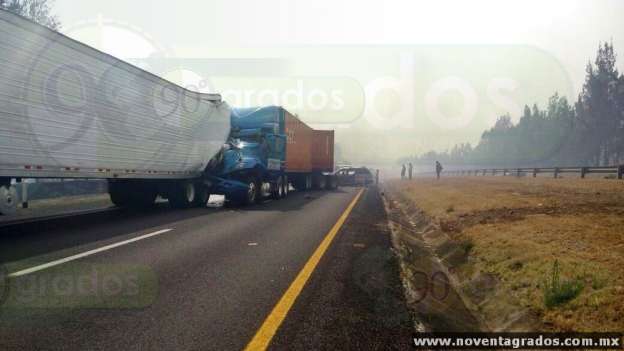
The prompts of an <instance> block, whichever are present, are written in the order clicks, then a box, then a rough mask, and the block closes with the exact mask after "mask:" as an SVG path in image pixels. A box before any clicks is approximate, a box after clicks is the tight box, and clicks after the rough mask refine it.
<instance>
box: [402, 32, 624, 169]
mask: <svg viewBox="0 0 624 351" xmlns="http://www.w3.org/2000/svg"><path fill="white" fill-rule="evenodd" d="M436 160H439V161H440V162H442V163H446V164H453V165H484V166H534V167H538V166H553V165H560V166H567V165H569V166H606V165H616V164H620V163H622V162H624V75H623V74H620V73H619V72H618V70H617V67H616V54H615V51H614V49H613V44H612V43H608V42H605V43H601V44H600V45H599V48H598V52H597V55H596V59H595V60H594V62H593V63H592V62H589V63H588V64H587V67H586V76H585V82H584V84H583V88H582V90H581V92H580V93H579V96H578V99H577V100H576V102H574V103H571V102H569V101H568V100H567V99H566V98H565V97H563V96H559V94H557V93H555V94H554V95H553V96H551V97H550V99H549V100H548V103H547V106H545V107H543V108H540V107H539V106H538V105H537V104H534V105H533V106H531V107H529V106H525V107H524V112H523V114H522V116H521V118H520V120H519V121H518V122H517V123H513V122H512V119H511V117H510V116H509V115H508V114H506V115H503V116H500V117H499V118H498V119H497V121H496V123H495V124H494V126H493V127H492V128H491V129H489V130H487V131H485V132H484V133H483V134H482V135H481V139H480V140H479V142H478V144H477V145H476V146H474V147H473V146H472V145H471V144H469V143H462V144H458V145H455V146H454V147H453V148H452V149H451V150H447V151H444V152H435V151H429V152H427V153H424V154H422V155H419V156H414V157H405V158H403V159H401V160H399V162H400V163H406V162H413V163H415V164H428V165H430V164H433V163H434V162H435V161H436Z"/></svg>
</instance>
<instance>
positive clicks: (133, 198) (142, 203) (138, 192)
mask: <svg viewBox="0 0 624 351" xmlns="http://www.w3.org/2000/svg"><path fill="white" fill-rule="evenodd" d="M129 188H130V189H132V190H131V191H129V192H128V194H129V196H130V198H129V202H128V205H129V206H130V207H134V208H148V207H152V206H154V202H155V201H156V197H157V196H158V191H157V190H156V187H154V186H153V185H152V184H135V185H134V186H132V187H129Z"/></svg>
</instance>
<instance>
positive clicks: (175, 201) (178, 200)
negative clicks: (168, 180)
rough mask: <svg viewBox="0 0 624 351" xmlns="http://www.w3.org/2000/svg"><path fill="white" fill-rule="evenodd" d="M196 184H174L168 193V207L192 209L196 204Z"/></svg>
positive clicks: (187, 182) (182, 182)
mask: <svg viewBox="0 0 624 351" xmlns="http://www.w3.org/2000/svg"><path fill="white" fill-rule="evenodd" d="M196 195H197V190H196V184H195V183H194V182H189V181H181V182H175V183H173V184H172V185H171V187H170V188H169V191H168V196H167V197H168V198H169V205H170V206H171V207H173V208H178V209H183V208H189V207H193V204H195V203H196Z"/></svg>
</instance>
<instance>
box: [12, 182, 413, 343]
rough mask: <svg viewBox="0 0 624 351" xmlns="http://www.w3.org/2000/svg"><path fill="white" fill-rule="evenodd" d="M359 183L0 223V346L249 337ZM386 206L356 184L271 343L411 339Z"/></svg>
mask: <svg viewBox="0 0 624 351" xmlns="http://www.w3.org/2000/svg"><path fill="white" fill-rule="evenodd" d="M358 191H359V189H357V188H341V189H339V190H337V191H331V192H310V193H291V196H289V198H288V199H285V200H281V201H270V202H267V203H264V204H259V205H256V206H251V207H247V208H243V209H227V208H226V209H190V210H184V211H181V210H177V211H176V210H170V209H168V208H166V207H165V206H160V207H159V208H156V209H154V210H150V211H145V212H139V213H137V212H130V211H114V212H107V213H99V214H98V213H96V214H87V215H84V216H79V217H76V218H63V219H59V220H54V221H49V222H44V223H34V224H28V225H24V226H16V227H10V228H2V229H0V264H2V267H3V268H2V269H3V270H4V273H3V274H4V275H5V276H6V275H8V278H6V279H0V281H2V282H3V283H1V284H2V285H0V350H35V349H36V350H61V349H62V350H85V349H88V350H139V349H140V350H157V349H165V350H241V349H244V348H245V346H246V345H247V344H248V343H249V341H250V340H251V339H252V338H253V337H254V335H256V333H257V332H258V330H259V328H260V327H261V326H262V325H263V322H264V321H265V319H266V318H267V316H269V315H270V314H271V312H272V310H273V308H274V307H275V305H276V304H277V303H278V301H280V298H281V297H282V296H283V294H284V292H285V291H286V290H287V289H288V288H289V286H290V285H291V284H292V282H293V280H295V278H296V277H297V275H298V273H299V272H300V271H301V270H302V268H303V267H304V265H305V264H306V262H308V261H309V260H310V257H311V256H312V254H313V253H314V252H315V250H317V248H318V247H319V244H320V243H321V242H322V241H323V239H324V238H325V237H326V235H327V233H329V232H330V230H331V229H332V227H334V225H335V223H336V222H337V221H338V220H339V218H340V217H341V215H342V214H343V212H344V211H345V209H346V208H347V207H348V206H349V204H350V203H351V202H352V200H353V199H354V198H355V196H356V194H357V193H358ZM384 218H385V217H384V215H383V208H382V207H381V202H380V201H379V199H378V195H377V193H376V191H375V190H366V191H364V192H363V195H362V196H361V198H360V200H359V201H358V203H357V204H356V206H355V207H354V210H353V212H352V213H351V215H350V216H349V217H348V218H347V220H346V221H345V223H344V225H343V226H342V227H341V228H340V230H339V231H338V233H337V235H336V238H335V240H334V241H333V242H332V244H331V245H330V247H329V248H328V250H327V252H326V254H325V255H324V256H323V257H322V258H321V259H320V262H319V264H318V267H317V269H316V270H314V272H313V273H312V275H311V277H310V280H309V281H308V282H307V284H305V286H304V288H303V291H302V292H301V294H300V296H297V297H296V300H295V303H294V305H293V306H292V310H291V311H290V312H289V313H288V315H287V317H286V319H285V320H284V322H283V324H282V325H281V326H280V327H279V328H278V329H277V333H276V335H275V337H274V338H273V339H272V341H271V343H270V344H269V349H304V348H305V349H325V348H332V349H335V348H339V349H348V348H353V349H355V348H359V349H362V348H364V349H383V348H388V345H391V346H393V347H394V348H403V347H404V346H405V345H407V343H408V342H409V337H410V335H411V334H410V333H411V331H410V321H409V314H408V313H407V309H406V308H405V306H404V304H403V301H402V294H401V290H400V283H399V280H398V272H397V268H396V267H397V265H396V262H395V261H394V256H393V255H392V254H391V248H390V239H389V233H388V232H387V229H384V228H383V225H382V224H383V221H384V220H385V219H384ZM0 278H1V277H0ZM332 325H337V326H338V327H337V328H334V327H332ZM403 340H405V341H403ZM384 346H386V347H384Z"/></svg>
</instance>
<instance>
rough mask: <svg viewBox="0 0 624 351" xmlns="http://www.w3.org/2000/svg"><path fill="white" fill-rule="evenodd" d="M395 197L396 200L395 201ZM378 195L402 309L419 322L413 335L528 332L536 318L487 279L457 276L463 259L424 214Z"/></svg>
mask: <svg viewBox="0 0 624 351" xmlns="http://www.w3.org/2000/svg"><path fill="white" fill-rule="evenodd" d="M395 196H396V197H397V198H395ZM398 197H400V194H384V196H382V198H383V201H384V206H385V209H386V212H387V214H388V221H389V226H390V229H391V231H392V236H393V238H392V239H393V245H394V247H395V250H397V254H398V256H399V259H400V266H401V278H402V280H403V285H404V287H405V294H406V299H407V302H408V305H409V306H410V308H412V309H413V311H414V313H415V315H416V317H417V318H419V319H420V320H419V321H418V322H416V326H415V328H416V331H433V332H435V331H451V332H453V331H455V332H476V331H493V332H506V331H518V332H521V331H531V330H535V329H536V328H539V321H538V319H537V318H536V316H535V315H534V314H533V313H532V312H531V311H530V310H528V309H527V308H524V307H522V306H521V305H520V304H519V303H518V301H515V300H514V299H513V298H512V297H511V296H509V294H508V293H507V292H506V291H505V290H504V289H502V288H501V286H500V285H501V284H500V282H499V279H498V278H497V277H495V276H493V275H491V274H487V273H483V272H473V273H472V274H470V276H466V274H464V275H463V276H462V274H460V273H458V272H460V271H459V270H455V268H461V267H462V266H463V265H465V264H466V262H467V260H469V258H468V254H467V253H466V250H465V249H464V248H463V247H462V243H458V242H455V241H453V240H452V239H451V238H449V237H448V235H446V234H445V233H444V232H443V231H441V230H440V228H439V226H438V225H437V224H436V223H434V222H433V221H432V220H431V219H430V218H429V217H428V216H427V215H426V214H425V213H423V212H422V211H421V210H419V209H418V208H415V207H414V206H412V205H406V204H405V203H403V201H400V199H399V198H398Z"/></svg>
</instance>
